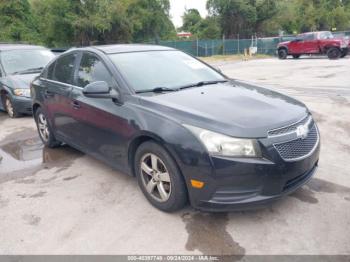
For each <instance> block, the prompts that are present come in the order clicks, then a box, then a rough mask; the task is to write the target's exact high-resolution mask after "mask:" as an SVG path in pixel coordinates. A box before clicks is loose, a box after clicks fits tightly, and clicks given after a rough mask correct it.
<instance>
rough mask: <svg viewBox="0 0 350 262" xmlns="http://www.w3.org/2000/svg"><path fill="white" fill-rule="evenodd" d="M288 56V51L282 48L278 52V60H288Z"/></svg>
mask: <svg viewBox="0 0 350 262" xmlns="http://www.w3.org/2000/svg"><path fill="white" fill-rule="evenodd" d="M287 56H288V51H287V49H285V48H281V49H279V50H278V58H279V59H282V60H284V59H287Z"/></svg>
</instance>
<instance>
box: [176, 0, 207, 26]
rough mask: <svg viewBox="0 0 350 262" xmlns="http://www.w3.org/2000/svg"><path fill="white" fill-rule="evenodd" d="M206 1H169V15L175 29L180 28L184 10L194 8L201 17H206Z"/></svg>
mask: <svg viewBox="0 0 350 262" xmlns="http://www.w3.org/2000/svg"><path fill="white" fill-rule="evenodd" d="M206 3H207V0H170V15H171V18H172V21H173V23H174V25H175V27H180V26H182V15H183V13H184V12H185V9H186V8H187V9H190V8H196V9H198V11H199V13H200V14H201V16H202V17H206V16H207V14H208V12H207V9H206Z"/></svg>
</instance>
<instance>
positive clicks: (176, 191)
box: [134, 142, 187, 212]
mask: <svg viewBox="0 0 350 262" xmlns="http://www.w3.org/2000/svg"><path fill="white" fill-rule="evenodd" d="M134 170H135V173H136V176H137V180H138V184H139V186H140V188H141V190H142V192H143V194H144V195H145V197H146V198H147V200H148V201H149V202H150V203H151V204H152V205H153V206H155V207H156V208H158V209H160V210H162V211H165V212H174V211H177V210H179V209H181V208H183V207H184V206H185V205H186V203H187V190H186V184H185V181H184V179H183V177H182V175H181V173H180V170H179V169H178V167H177V165H176V163H175V161H174V160H173V159H172V157H171V156H170V155H169V153H168V152H167V151H166V150H165V149H164V148H163V147H162V146H160V145H159V144H157V143H155V142H145V143H143V144H141V145H140V146H139V148H138V149H137V151H136V154H135V161H134Z"/></svg>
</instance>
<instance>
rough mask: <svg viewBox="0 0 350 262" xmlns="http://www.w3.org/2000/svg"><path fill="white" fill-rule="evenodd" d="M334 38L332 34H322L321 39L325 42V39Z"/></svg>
mask: <svg viewBox="0 0 350 262" xmlns="http://www.w3.org/2000/svg"><path fill="white" fill-rule="evenodd" d="M333 38H334V36H333V34H332V33H331V32H322V33H320V39H321V40H324V39H333Z"/></svg>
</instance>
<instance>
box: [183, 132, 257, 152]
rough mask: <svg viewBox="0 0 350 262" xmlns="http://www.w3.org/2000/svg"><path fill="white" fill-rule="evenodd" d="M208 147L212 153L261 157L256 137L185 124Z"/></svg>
mask: <svg viewBox="0 0 350 262" xmlns="http://www.w3.org/2000/svg"><path fill="white" fill-rule="evenodd" d="M184 126H185V127H186V128H188V129H189V130H190V131H191V132H192V133H193V134H195V135H196V136H197V137H198V138H199V140H200V141H201V142H202V143H203V144H204V146H205V147H206V148H207V150H208V152H209V153H210V154H211V155H218V156H225V157H260V156H261V153H260V150H259V146H258V143H257V141H256V140H255V139H241V138H234V137H230V136H226V135H222V134H219V133H215V132H212V131H209V130H205V129H202V128H199V127H194V126H190V125H184Z"/></svg>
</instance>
